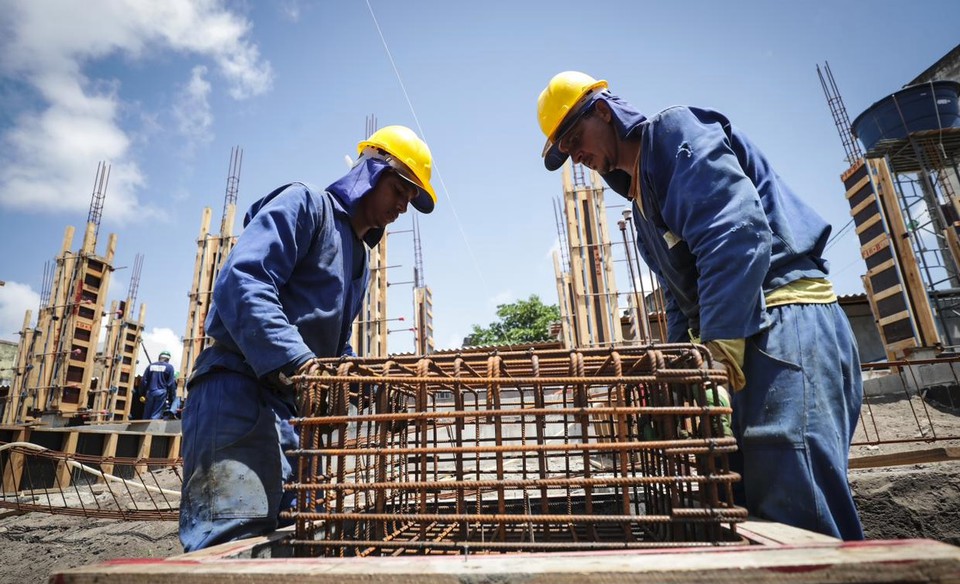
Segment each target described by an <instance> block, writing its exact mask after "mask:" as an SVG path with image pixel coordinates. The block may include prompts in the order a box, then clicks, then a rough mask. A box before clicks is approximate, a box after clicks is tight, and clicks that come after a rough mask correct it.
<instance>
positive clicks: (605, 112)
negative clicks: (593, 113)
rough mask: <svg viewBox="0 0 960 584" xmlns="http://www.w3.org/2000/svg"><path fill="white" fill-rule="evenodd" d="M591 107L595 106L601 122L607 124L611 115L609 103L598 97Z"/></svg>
mask: <svg viewBox="0 0 960 584" xmlns="http://www.w3.org/2000/svg"><path fill="white" fill-rule="evenodd" d="M593 107H594V108H596V110H597V115H599V116H600V119H601V120H603V123H605V124H609V123H610V119H611V118H612V117H613V111H611V110H610V105H609V104H608V103H607V102H605V101H603V100H602V99H598V100H597V104H596V105H595V106H593Z"/></svg>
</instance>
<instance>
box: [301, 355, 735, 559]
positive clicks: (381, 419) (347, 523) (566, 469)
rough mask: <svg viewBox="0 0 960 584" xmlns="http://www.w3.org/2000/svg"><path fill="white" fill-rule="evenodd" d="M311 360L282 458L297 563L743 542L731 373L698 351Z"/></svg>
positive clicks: (302, 383)
mask: <svg viewBox="0 0 960 584" xmlns="http://www.w3.org/2000/svg"><path fill="white" fill-rule="evenodd" d="M324 364H325V367H326V369H325V371H324V372H323V375H322V376H318V377H309V378H301V379H299V381H298V390H299V391H298V396H299V399H300V400H301V403H300V411H301V413H302V416H303V417H302V418H299V419H296V420H294V425H295V427H296V428H297V429H298V432H299V434H300V439H301V448H300V449H299V450H297V451H294V452H290V453H288V454H291V455H295V456H296V457H297V461H298V469H297V472H298V481H297V482H296V483H294V484H292V485H288V487H287V488H288V490H291V491H294V492H296V494H297V507H296V511H294V512H290V513H286V514H285V516H286V517H287V518H288V519H293V520H295V523H296V538H295V539H294V540H293V541H292V543H293V545H294V549H295V551H296V553H298V554H299V555H309V556H316V555H320V556H353V555H357V556H368V555H373V556H379V555H401V554H410V553H502V552H516V551H537V550H540V551H544V550H593V549H616V548H633V547H659V546H690V545H731V544H740V543H742V539H741V538H739V537H738V536H737V534H736V529H735V524H736V523H737V522H739V521H742V520H743V519H744V518H745V517H746V511H745V510H744V509H742V508H739V507H736V506H735V505H734V504H733V495H732V485H733V482H734V481H737V480H739V476H738V475H737V474H736V473H734V472H731V471H730V467H729V464H728V455H729V454H730V453H731V452H734V451H735V450H736V442H735V440H734V439H733V438H732V437H731V436H729V431H727V430H725V424H726V419H727V418H728V416H729V415H730V413H731V410H730V408H729V407H727V406H722V405H718V404H719V403H720V400H719V397H718V394H717V386H718V385H719V384H722V383H723V382H724V381H725V379H726V375H725V372H724V370H723V369H722V368H720V367H718V366H714V365H713V364H712V363H711V362H710V357H709V353H708V352H707V351H706V350H705V349H704V348H703V347H700V346H696V345H679V344H678V345H653V346H650V347H634V348H621V349H616V350H613V349H592V350H577V351H559V350H556V351H534V350H529V351H518V352H496V351H494V352H472V353H462V354H447V355H432V356H431V357H430V358H419V357H409V358H403V357H396V358H387V359H381V360H371V359H366V360H362V361H360V360H342V359H341V360H327V361H325V362H324ZM727 427H728V426H727Z"/></svg>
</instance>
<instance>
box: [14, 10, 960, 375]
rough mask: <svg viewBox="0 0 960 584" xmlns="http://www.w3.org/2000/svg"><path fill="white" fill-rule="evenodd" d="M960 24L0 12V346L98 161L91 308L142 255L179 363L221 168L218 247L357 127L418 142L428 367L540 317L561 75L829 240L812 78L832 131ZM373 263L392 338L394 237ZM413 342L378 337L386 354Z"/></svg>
mask: <svg viewBox="0 0 960 584" xmlns="http://www.w3.org/2000/svg"><path fill="white" fill-rule="evenodd" d="M374 17H375V18H376V23H379V29H380V31H382V35H383V39H385V41H386V45H387V47H388V48H389V51H390V55H391V56H392V62H391V58H390V57H389V56H388V53H387V51H386V50H385V48H384V44H383V42H382V41H381V37H380V34H379V33H378V28H377V24H376V23H375V20H374ZM958 20H960V4H957V3H956V2H955V1H954V0H944V1H925V2H914V3H906V2H889V1H877V0H873V1H859V0H857V1H854V0H849V1H844V2H812V1H811V2H774V1H767V2H761V1H741V2H708V1H698V0H692V1H687V2H646V1H636V0H633V1H623V2H615V1H614V2H604V3H595V4H586V3H577V2H568V1H563V0H553V1H550V2H541V1H529V2H523V1H518V0H513V1H509V2H508V1H500V0H493V1H485V2H469V3H467V2H459V1H446V2H441V1H417V0H411V1H405V2H388V1H385V0H369V3H368V2H366V1H365V0H349V1H348V0H330V1H318V2H308V1H296V0H281V1H277V2H266V1H263V2H255V1H253V0H247V1H244V2H220V1H213V0H206V1H189V0H165V1H164V2H138V1H135V0H114V1H112V2H108V1H99V0H91V1H88V2H69V1H66V0H63V1H53V0H49V1H43V0H31V1H29V2H26V1H22V0H0V75H2V77H0V250H2V256H0V257H2V260H0V280H4V281H5V282H6V285H5V286H3V287H0V338H3V339H8V340H16V338H17V337H16V331H17V330H18V329H19V327H20V324H21V322H22V320H23V314H24V310H26V309H32V310H34V313H36V309H37V305H38V303H39V291H40V287H41V280H42V276H43V265H44V262H45V261H47V260H50V259H52V258H53V257H54V256H55V255H56V254H57V253H58V251H59V248H60V244H61V240H62V237H63V231H64V228H65V227H66V226H67V225H74V226H76V227H77V228H78V231H79V232H81V233H82V228H83V225H84V223H85V222H86V217H87V210H88V207H89V201H90V194H91V190H92V185H93V182H94V176H95V174H96V169H97V162H98V161H100V160H106V161H108V162H110V163H111V164H112V172H111V179H110V185H109V188H108V190H107V195H106V201H105V205H104V218H103V221H102V224H101V228H100V234H101V235H100V245H99V247H98V251H99V252H101V253H102V252H103V250H104V248H105V245H106V235H107V234H108V233H117V234H118V237H119V241H118V246H117V254H116V260H115V265H116V266H118V267H119V268H120V269H118V270H117V271H116V272H115V273H114V277H113V282H112V285H111V288H110V298H111V299H121V298H123V297H125V296H126V292H127V288H128V285H129V279H130V273H131V269H130V266H132V265H133V261H134V257H135V255H136V254H137V253H142V254H144V256H145V259H144V268H143V274H142V276H141V281H140V287H139V294H138V300H139V301H140V302H145V303H146V304H147V317H146V329H147V335H146V337H147V340H148V346H149V347H151V352H152V353H153V354H154V356H155V354H156V353H157V352H158V351H159V350H160V348H168V349H171V350H173V352H174V355H175V361H176V360H178V359H179V354H180V352H179V346H180V345H179V337H180V335H182V333H183V330H184V325H185V321H186V313H187V293H188V290H189V287H190V283H191V271H192V269H193V263H194V257H195V253H196V243H195V239H196V236H197V233H198V230H199V226H200V218H201V213H202V209H203V207H205V206H209V207H212V208H213V212H214V227H215V228H216V226H218V225H219V216H220V210H221V208H222V204H223V194H224V190H225V186H226V178H227V166H228V160H229V155H230V149H231V147H232V146H235V145H239V146H240V147H242V148H243V150H244V158H243V169H242V175H241V178H240V190H239V208H240V209H239V210H240V212H239V213H238V221H237V229H239V217H242V212H243V211H244V210H245V209H246V207H247V206H249V205H250V203H252V202H253V201H254V200H256V199H257V198H259V197H260V196H263V195H264V194H266V193H268V192H269V191H271V190H272V189H273V188H275V187H276V186H278V185H280V184H284V183H286V182H290V181H293V180H301V181H305V182H310V183H313V184H315V185H318V186H321V187H322V186H326V185H327V184H329V183H331V182H333V181H334V180H335V179H336V178H338V177H339V176H341V175H342V174H343V173H344V172H345V171H346V170H347V166H346V162H345V160H344V157H345V156H346V155H351V156H353V155H354V154H355V145H356V142H357V141H358V140H360V139H361V138H363V137H364V136H363V132H364V127H365V118H366V116H368V115H371V114H373V115H376V117H377V119H378V122H379V125H380V126H385V125H389V124H404V125H407V126H410V127H412V128H414V129H415V130H416V131H417V132H418V133H420V134H421V135H422V136H423V137H425V139H426V140H427V142H428V143H429V145H430V147H431V149H432V151H433V154H434V162H435V176H434V185H435V186H436V187H437V190H438V192H439V203H438V205H437V209H436V211H435V212H434V213H433V214H432V215H429V216H425V217H421V221H420V226H421V232H422V240H423V258H424V266H425V271H424V275H425V279H426V282H427V284H428V285H429V286H431V288H432V289H433V294H434V306H435V308H434V316H435V331H436V334H435V338H436V342H437V345H438V346H439V347H441V348H449V347H455V346H458V345H459V344H460V342H461V340H462V338H463V337H464V336H465V335H466V334H467V333H469V331H470V327H471V325H472V324H487V323H489V322H490V321H491V320H493V319H494V318H495V309H496V305H497V304H499V303H503V302H509V301H513V300H516V299H518V298H525V297H526V296H528V295H530V294H539V295H540V296H541V297H542V298H543V299H544V300H546V301H548V302H556V298H555V297H556V289H555V284H554V276H553V267H552V260H551V257H550V251H551V249H552V248H553V247H554V246H555V244H556V229H555V224H554V214H553V208H552V204H551V200H552V199H553V198H554V197H557V196H559V195H560V194H561V182H560V174H559V172H558V173H548V172H547V171H545V170H544V169H543V166H542V164H541V161H540V158H539V154H540V149H541V146H542V144H543V136H542V135H541V134H540V132H539V129H538V127H537V123H536V119H535V111H536V98H537V95H538V94H539V92H540V91H541V89H542V88H543V87H544V86H545V84H546V82H547V81H548V80H549V79H550V77H551V76H552V75H554V74H555V73H557V72H559V71H563V70H567V69H578V70H582V71H585V72H588V73H590V74H591V75H594V76H595V77H599V78H604V79H607V80H609V82H610V85H611V89H612V90H613V91H614V92H615V93H618V94H620V95H621V96H623V97H624V98H625V99H627V100H628V101H630V102H632V103H633V104H634V105H636V106H638V107H639V108H640V109H641V110H643V111H645V112H647V113H654V112H656V111H658V110H660V109H663V108H665V107H668V106H670V105H675V104H687V105H697V106H701V107H711V108H715V109H718V110H720V111H722V112H724V113H725V114H726V115H728V117H730V119H731V120H732V121H733V123H734V124H735V125H738V126H740V127H741V128H742V129H744V130H745V131H746V132H747V133H748V134H749V135H750V136H751V137H752V138H753V139H754V141H755V142H757V143H758V144H759V145H760V147H761V148H762V149H764V151H765V152H766V153H767V155H768V156H769V157H770V158H771V159H772V161H773V163H774V165H775V167H776V168H777V169H778V171H779V172H780V174H781V175H782V176H783V177H784V178H785V179H786V180H787V181H788V182H789V183H790V184H791V185H792V186H793V187H794V189H795V190H796V191H798V192H799V193H800V194H801V196H803V197H804V198H806V199H807V200H809V201H810V202H811V203H813V204H814V205H815V206H816V208H817V209H818V210H820V212H821V213H822V214H823V215H824V216H825V217H826V218H827V219H828V220H829V221H830V222H831V223H833V225H834V230H835V231H838V230H839V229H841V228H842V227H843V226H844V225H846V223H847V222H848V221H849V209H848V207H847V205H846V202H845V200H844V197H843V186H842V184H841V182H840V179H839V175H840V174H841V173H842V172H843V171H844V170H845V168H846V163H845V162H844V152H843V148H842V146H841V142H840V139H839V137H838V135H837V132H836V129H835V127H834V125H833V121H832V118H831V116H830V112H829V110H828V108H827V105H826V101H825V99H824V96H823V93H822V90H821V87H820V83H819V81H818V79H817V75H816V65H817V64H818V63H820V64H822V63H823V62H824V61H829V62H830V65H831V67H832V69H833V72H834V75H835V77H836V79H837V83H838V85H839V88H840V91H841V93H842V95H843V97H844V100H845V102H846V105H847V109H848V111H849V113H850V117H851V118H853V117H854V116H856V115H857V114H858V113H860V112H861V111H863V110H864V109H866V108H867V107H868V106H869V105H870V104H871V103H873V102H874V101H877V100H879V99H881V98H882V97H884V96H886V95H887V94H889V93H891V92H893V91H896V90H897V89H899V88H900V87H901V86H902V85H903V84H905V83H906V82H908V81H909V80H911V79H913V78H914V77H915V76H916V75H917V74H919V73H920V72H921V71H923V70H924V69H926V68H927V67H928V66H929V65H931V64H932V63H934V62H935V61H936V60H937V59H939V58H940V57H941V56H943V55H944V54H946V53H947V52H948V51H949V50H951V49H952V48H953V47H954V46H956V44H957V43H958V41H960V37H958V34H957V27H956V23H957V22H958ZM394 66H395V67H394ZM397 72H399V79H398V75H397ZM400 80H402V85H401V82H400ZM411 106H412V107H411ZM608 203H610V204H612V205H619V204H620V201H618V200H617V199H616V195H612V194H611V195H609V197H608ZM411 212H412V211H411ZM618 214H619V209H613V210H612V211H611V215H618ZM410 225H411V220H410V218H409V216H405V217H401V219H400V220H399V221H398V222H397V223H395V224H394V227H393V230H395V231H405V230H407V229H409V228H410ZM612 234H613V235H614V236H615V239H616V238H618V237H619V232H618V231H617V230H616V228H615V226H614V229H613V230H612ZM79 245H80V236H79V235H78V236H77V237H76V239H75V241H74V244H73V249H74V250H75V249H77V247H79ZM389 246H390V248H389V258H390V261H389V263H390V264H391V265H396V266H398V267H395V268H392V269H391V271H390V280H391V281H392V282H394V283H395V286H392V287H391V288H390V306H389V313H390V314H389V316H390V317H392V318H399V317H404V318H405V319H406V320H405V321H404V322H400V321H394V322H391V328H397V329H400V328H404V327H407V326H409V325H410V320H411V302H412V301H411V294H412V291H411V287H410V285H409V284H405V283H404V282H409V281H410V280H412V268H413V266H412V238H411V237H410V235H409V234H407V233H397V234H395V235H393V236H391V237H390V239H389ZM620 253H622V250H621V252H620ZM828 259H829V260H830V262H831V265H832V269H833V278H834V281H835V284H836V287H837V289H838V291H839V292H840V293H843V294H851V293H859V292H861V291H862V287H861V284H860V275H861V274H862V273H863V272H864V269H865V268H864V266H863V262H862V261H861V260H860V258H859V253H858V245H857V242H856V238H855V236H854V235H853V234H852V232H848V235H846V236H845V237H843V238H842V239H840V240H839V241H838V242H837V243H836V245H833V246H832V247H831V248H830V250H829V253H828ZM621 265H622V264H621ZM618 284H619V285H620V287H621V289H622V290H625V289H627V287H628V282H627V280H626V279H625V278H620V279H619V281H618ZM624 302H625V300H624ZM412 341H413V336H412V334H411V333H409V332H407V331H398V332H396V333H393V334H391V335H390V348H391V350H392V351H408V350H411V349H412ZM142 366H144V363H143V362H141V367H142Z"/></svg>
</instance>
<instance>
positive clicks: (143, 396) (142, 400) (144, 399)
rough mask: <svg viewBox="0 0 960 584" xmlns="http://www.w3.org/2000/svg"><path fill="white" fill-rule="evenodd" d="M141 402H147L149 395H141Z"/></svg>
mask: <svg viewBox="0 0 960 584" xmlns="http://www.w3.org/2000/svg"><path fill="white" fill-rule="evenodd" d="M140 403H142V404H145V403H147V396H145V395H141V396H140Z"/></svg>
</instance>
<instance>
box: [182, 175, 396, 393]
mask: <svg viewBox="0 0 960 584" xmlns="http://www.w3.org/2000/svg"><path fill="white" fill-rule="evenodd" d="M387 168H388V166H387V165H386V163H384V162H382V161H379V160H365V161H363V162H362V163H361V164H358V165H357V166H355V167H354V168H353V169H352V170H351V171H350V172H349V173H347V174H346V175H345V176H344V177H343V178H341V179H340V180H338V181H337V182H335V183H333V184H331V185H330V186H329V187H327V190H326V192H320V191H318V190H316V189H314V188H312V187H308V186H306V185H304V184H302V183H293V184H289V185H286V186H283V187H280V188H278V189H276V190H275V191H273V192H272V193H270V194H269V195H267V196H266V197H264V198H262V199H260V200H259V201H257V202H256V203H254V204H253V205H252V206H251V207H250V210H249V211H248V212H247V215H246V217H245V218H244V230H243V233H242V234H241V235H240V237H239V238H238V240H237V243H236V245H235V246H234V248H233V250H232V251H231V252H230V255H229V257H228V258H227V261H226V263H225V264H224V266H223V269H222V270H221V271H220V275H219V277H218V278H217V282H216V285H215V286H214V291H213V305H212V306H211V307H210V311H209V313H208V315H207V320H206V331H207V335H208V336H210V337H212V338H213V339H214V341H215V342H214V344H213V346H211V347H209V348H208V349H206V350H204V352H203V353H201V355H200V357H199V358H198V359H197V362H196V365H195V367H194V371H193V375H192V379H197V378H199V377H200V376H201V375H204V374H205V373H208V372H210V371H212V370H216V369H226V370H230V371H236V372H238V373H242V374H245V375H248V376H250V377H257V378H262V377H264V376H265V375H267V374H269V373H271V372H274V371H277V370H283V371H284V372H288V370H289V372H292V370H295V369H296V366H298V365H299V364H301V363H303V362H305V361H306V360H307V359H309V358H311V357H314V356H317V357H337V356H340V355H343V354H350V355H352V354H353V351H352V349H351V348H350V345H349V343H348V341H349V338H350V332H351V324H352V323H353V320H354V319H355V318H356V316H357V314H358V313H359V311H360V308H361V304H362V301H363V296H364V293H365V292H366V289H367V282H368V279H369V269H368V267H367V251H366V248H365V246H364V245H363V243H364V242H361V240H360V239H359V238H358V237H357V235H356V233H355V232H354V230H353V227H352V226H351V224H350V216H351V214H352V213H353V211H354V209H355V206H356V204H357V202H358V201H359V200H360V198H361V197H363V196H364V195H365V194H366V193H367V192H369V191H370V189H371V188H372V187H373V185H375V184H376V181H377V178H378V177H379V175H380V173H382V172H383V171H384V170H385V169H387ZM383 231H384V230H383V229H382V228H379V229H372V230H370V231H368V232H367V234H366V235H365V237H364V241H365V242H366V244H367V245H369V246H371V247H372V246H375V245H377V243H378V242H379V241H380V238H381V237H382V236H383Z"/></svg>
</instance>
